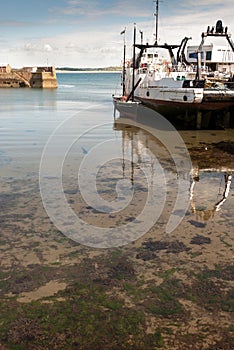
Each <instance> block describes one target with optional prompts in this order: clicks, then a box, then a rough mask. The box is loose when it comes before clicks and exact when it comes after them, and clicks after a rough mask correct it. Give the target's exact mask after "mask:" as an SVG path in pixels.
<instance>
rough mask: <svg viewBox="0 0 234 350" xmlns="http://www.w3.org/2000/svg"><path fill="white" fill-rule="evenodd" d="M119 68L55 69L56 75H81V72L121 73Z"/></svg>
mask: <svg viewBox="0 0 234 350" xmlns="http://www.w3.org/2000/svg"><path fill="white" fill-rule="evenodd" d="M121 70H122V68H121V67H104V68H74V67H56V72H57V73H60V72H61V73H66V72H68V73H82V72H121Z"/></svg>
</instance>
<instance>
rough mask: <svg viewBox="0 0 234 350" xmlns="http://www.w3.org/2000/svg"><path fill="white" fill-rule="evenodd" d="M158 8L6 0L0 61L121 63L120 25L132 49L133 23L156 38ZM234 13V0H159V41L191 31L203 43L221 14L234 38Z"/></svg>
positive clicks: (134, 0)
mask: <svg viewBox="0 0 234 350" xmlns="http://www.w3.org/2000/svg"><path fill="white" fill-rule="evenodd" d="M154 13H155V2H154V1H152V0H144V1H139V0H128V1H127V0H116V1H113V0H109V1H105V0H6V1H4V0H1V11H0V65H4V64H7V63H9V64H10V65H11V66H12V67H15V68H19V67H23V66H46V65H54V66H56V67H65V66H66V67H80V68H87V67H93V68H97V67H108V66H120V65H121V60H122V54H123V41H124V35H121V34H120V33H121V31H122V30H124V29H125V28H126V35H125V40H126V46H127V55H130V53H131V50H132V48H131V46H132V41H133V24H134V23H136V26H137V41H138V42H140V31H143V33H144V34H143V37H144V41H145V42H149V43H153V42H154V38H155V16H154ZM233 14H234V1H233V0H225V1H224V0H196V1H194V0H178V1H177V0H160V1H159V23H158V26H159V27H158V41H159V43H162V44H163V43H165V42H166V43H168V44H178V43H180V42H181V40H182V39H183V38H184V37H185V36H188V37H192V40H190V41H189V45H199V43H200V41H201V33H202V32H203V31H206V28H207V26H208V25H209V26H215V24H216V22H217V20H219V19H221V20H222V21H223V25H224V26H227V27H228V29H229V30H228V31H229V32H230V33H231V34H233V36H232V39H233V41H234V23H233V22H234V21H233ZM207 40H208V38H207ZM209 40H210V38H209ZM209 42H210V41H206V43H209ZM219 44H224V45H226V41H225V40H223V41H222V42H221V43H219Z"/></svg>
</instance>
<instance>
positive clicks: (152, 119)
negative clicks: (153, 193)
mask: <svg viewBox="0 0 234 350" xmlns="http://www.w3.org/2000/svg"><path fill="white" fill-rule="evenodd" d="M114 115H115V120H114V129H115V130H119V131H121V132H122V155H123V159H122V169H123V177H125V178H126V176H129V177H130V180H131V182H132V185H134V179H135V173H136V171H137V169H139V168H140V167H141V165H142V163H144V162H146V160H145V159H144V154H145V149H147V150H149V151H150V152H151V155H152V156H151V160H150V161H151V165H148V167H149V169H151V171H152V179H153V177H154V176H153V171H154V162H155V161H156V160H157V161H158V162H159V163H160V164H161V166H162V168H163V171H164V174H165V178H166V187H167V188H166V191H167V197H168V196H169V198H170V200H169V201H170V206H172V205H173V204H171V203H173V202H174V208H173V209H172V208H170V211H171V212H172V215H177V216H183V217H184V216H185V215H186V216H188V215H189V216H190V217H191V220H190V221H191V224H193V225H195V226H196V225H198V226H199V223H200V224H201V225H206V223H207V222H208V221H209V220H210V219H212V218H213V217H214V215H215V213H216V212H218V211H220V210H221V208H223V205H224V203H225V202H226V201H227V199H228V196H229V194H230V189H231V181H232V173H233V169H234V167H233V154H231V153H232V152H230V154H228V153H226V157H222V156H220V153H219V154H217V156H216V155H214V152H213V153H212V155H211V156H210V157H209V149H212V150H213V147H214V142H213V141H214V139H215V141H216V142H217V141H218V143H217V144H220V141H221V143H222V145H223V144H225V142H224V141H222V140H223V134H221V133H224V131H218V132H217V133H218V134H215V133H214V131H207V130H206V131H198V130H189V131H188V130H186V131H185V130H177V129H175V128H174V127H173V126H172V125H171V124H170V123H169V121H168V120H167V119H165V118H164V117H163V116H162V115H160V114H159V113H158V112H156V111H154V110H152V109H150V108H147V107H145V106H143V105H137V106H136V105H133V108H132V111H131V108H130V106H128V109H127V111H126V108H123V109H121V106H120V105H118V116H117V117H116V115H117V111H116V110H115V113H114ZM207 135H208V136H209V137H207ZM212 135H213V136H212ZM214 135H215V136H214ZM225 135H226V134H225ZM229 135H231V130H230V134H229ZM212 137H213V138H214V139H212ZM215 137H216V138H215ZM219 137H220V138H219ZM196 142H197V144H196ZM229 142H230V140H229ZM231 144H232V147H233V142H231ZM209 145H210V146H209ZM198 146H199V147H200V149H201V152H199V147H198ZM227 146H228V142H227ZM203 151H204V152H206V153H204V154H205V155H206V159H203V160H202V152H203ZM128 152H130V153H131V159H132V162H131V163H129V162H127V161H125V155H126V154H127V153H128ZM198 155H199V156H198ZM207 155H208V156H207ZM127 158H128V159H129V155H128V157H127V156H126V159H127ZM147 162H149V159H147ZM127 167H128V172H127ZM178 179H180V180H182V182H183V181H184V182H183V183H182V185H181V187H180V188H179V186H180V184H179V185H178ZM181 191H182V192H183V193H182V194H180V196H179V197H178V195H179V192H181ZM176 197H177V200H176V202H177V203H175V198H176ZM172 198H173V200H172ZM229 204H230V203H229ZM229 204H228V203H227V206H229ZM181 220H182V218H181ZM181 220H180V221H181ZM177 223H178V222H177Z"/></svg>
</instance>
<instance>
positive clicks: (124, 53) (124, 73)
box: [120, 28, 126, 96]
mask: <svg viewBox="0 0 234 350" xmlns="http://www.w3.org/2000/svg"><path fill="white" fill-rule="evenodd" d="M125 33H126V28H124V30H123V31H122V32H121V33H120V34H121V35H122V34H124V51H123V68H122V85H123V92H122V96H125V75H126V70H125V62H126V39H125Z"/></svg>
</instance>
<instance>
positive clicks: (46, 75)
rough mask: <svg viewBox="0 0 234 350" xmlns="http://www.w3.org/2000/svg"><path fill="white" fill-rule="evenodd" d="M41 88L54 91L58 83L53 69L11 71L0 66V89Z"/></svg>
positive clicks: (9, 67)
mask: <svg viewBox="0 0 234 350" xmlns="http://www.w3.org/2000/svg"><path fill="white" fill-rule="evenodd" d="M23 87H31V88H42V89H56V88H57V87H58V82H57V78H56V70H55V67H53V66H49V67H23V68H20V69H13V68H11V66H10V65H9V64H8V65H0V88H23Z"/></svg>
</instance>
